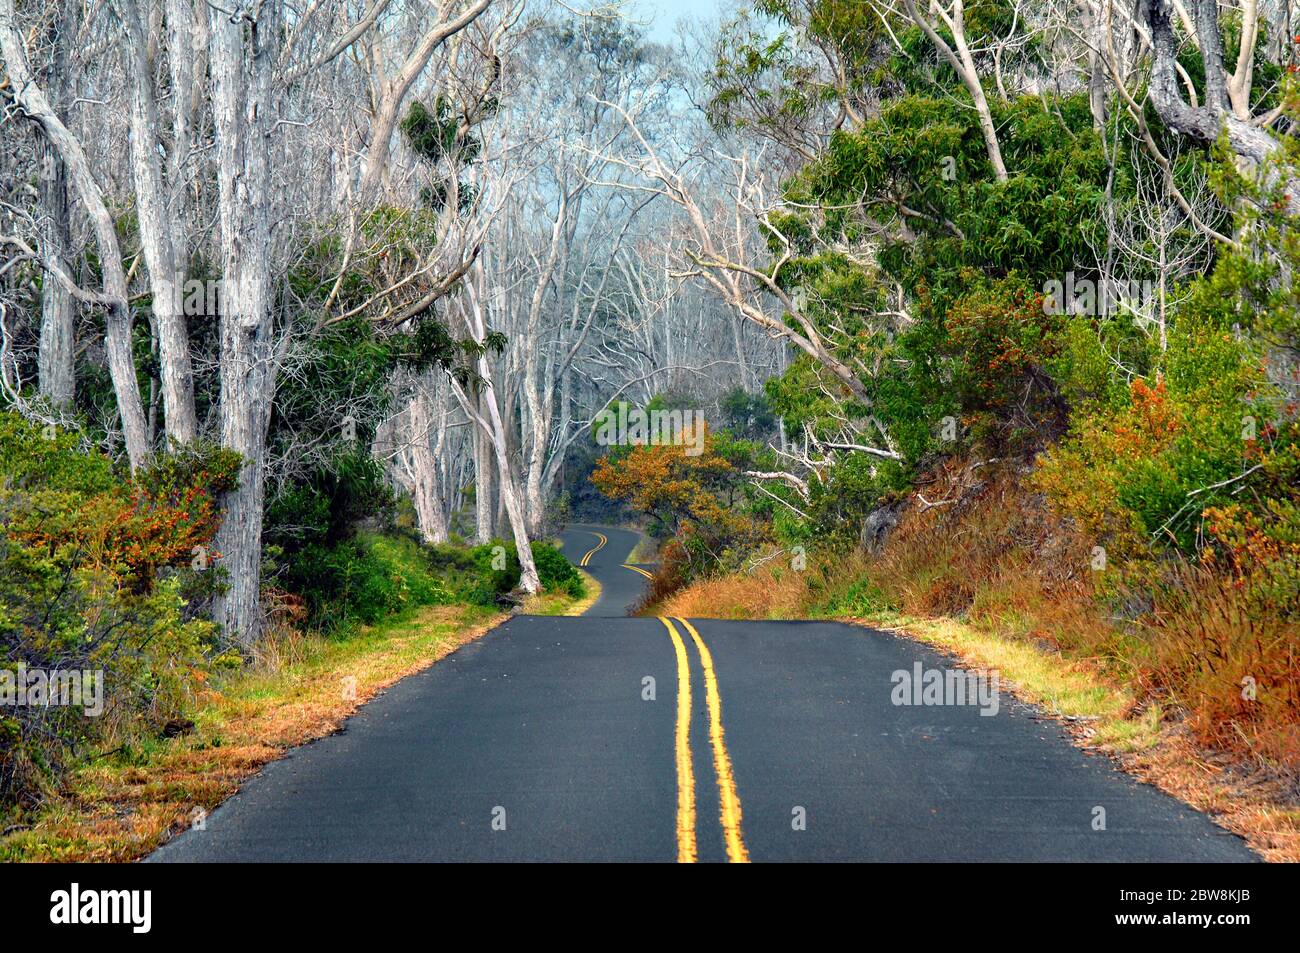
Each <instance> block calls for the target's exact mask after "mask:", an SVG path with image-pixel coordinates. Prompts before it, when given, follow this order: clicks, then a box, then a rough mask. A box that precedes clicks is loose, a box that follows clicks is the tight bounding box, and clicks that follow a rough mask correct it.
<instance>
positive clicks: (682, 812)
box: [659, 616, 696, 864]
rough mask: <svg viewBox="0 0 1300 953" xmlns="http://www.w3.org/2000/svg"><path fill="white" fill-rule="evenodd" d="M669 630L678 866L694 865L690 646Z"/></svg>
mask: <svg viewBox="0 0 1300 953" xmlns="http://www.w3.org/2000/svg"><path fill="white" fill-rule="evenodd" d="M659 621H660V622H662V623H663V624H664V627H665V628H667V629H668V634H669V635H670V636H671V637H672V640H673V651H674V652H675V653H676V654H677V742H676V750H677V862H678V863H679V864H693V863H695V860H696V853H695V767H694V765H692V763H691V664H690V660H689V659H688V658H687V656H686V646H685V645H683V644H682V637H681V636H680V635H679V634H678V633H677V629H676V628H675V627H674V626H673V624H672V623H671V622H669V621H668V620H667V619H665V618H664V617H663V616H660V617H659Z"/></svg>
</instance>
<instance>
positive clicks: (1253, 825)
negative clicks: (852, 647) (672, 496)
mask: <svg viewBox="0 0 1300 953" xmlns="http://www.w3.org/2000/svg"><path fill="white" fill-rule="evenodd" d="M933 476H934V479H933V480H932V481H930V482H929V483H928V484H927V485H926V487H925V489H924V490H923V493H924V495H925V497H926V499H927V500H929V501H931V503H934V502H938V501H942V502H943V505H941V506H933V505H931V506H926V505H925V504H923V503H921V502H920V501H919V499H918V498H914V499H913V500H912V501H911V505H910V506H909V507H908V509H907V511H906V513H905V515H904V516H903V518H902V520H901V522H900V524H899V526H898V527H897V529H896V530H895V531H894V533H893V534H892V535H891V537H890V539H889V541H888V543H887V544H886V546H885V547H884V549H883V551H882V552H880V553H879V554H876V555H874V556H867V555H865V554H860V553H859V554H853V555H842V556H836V557H834V558H827V559H825V560H824V561H821V562H815V563H814V562H810V564H809V566H808V568H807V569H806V570H805V571H802V572H796V571H794V570H793V569H791V568H790V562H789V560H788V557H786V556H784V555H781V554H777V555H774V556H773V558H771V559H768V560H767V561H765V562H763V563H762V564H761V565H760V566H758V567H757V568H755V569H754V570H753V571H752V572H749V573H740V574H736V575H733V576H729V577H725V578H720V579H710V580H706V581H702V582H699V583H696V584H694V585H692V586H690V587H688V588H686V589H684V590H680V591H678V592H675V593H672V594H671V595H669V596H666V597H664V598H663V599H661V600H660V602H659V604H658V605H656V606H655V607H653V609H654V611H655V612H658V613H661V614H671V615H682V616H696V617H704V618H710V617H712V618H729V619H782V618H832V619H843V620H845V621H853V622H862V623H865V624H871V625H874V626H877V627H882V628H889V629H893V630H895V631H898V632H900V633H901V634H904V635H906V636H908V637H910V638H915V639H918V640H920V641H924V642H927V643H929V644H930V645H932V646H934V647H936V648H938V649H940V650H942V651H944V652H947V653H949V654H952V655H954V656H956V657H958V658H960V659H962V660H963V661H965V662H966V663H967V664H969V665H971V666H973V667H976V668H993V669H997V670H998V671H999V672H1000V674H1001V676H1002V678H1003V680H1004V681H1005V682H1009V683H1011V685H1012V689H1011V690H1012V691H1013V692H1014V693H1015V694H1016V695H1017V696H1018V697H1020V698H1022V699H1024V700H1026V701H1029V702H1031V703H1034V704H1037V705H1039V706H1041V707H1042V708H1043V710H1044V711H1046V712H1048V713H1050V714H1053V715H1055V716H1057V717H1060V718H1062V719H1065V721H1066V724H1067V725H1068V726H1069V728H1070V732H1071V735H1072V736H1073V737H1074V738H1075V739H1076V740H1077V741H1078V743H1080V744H1081V745H1084V746H1087V747H1091V748H1095V749H1100V750H1103V751H1105V752H1107V753H1109V754H1113V755H1115V756H1117V757H1119V758H1120V760H1121V763H1122V764H1123V765H1124V766H1125V767H1126V768H1127V769H1129V770H1131V771H1132V772H1133V773H1135V774H1137V775H1138V776H1140V777H1142V778H1143V779H1144V780H1147V781H1150V782H1151V783H1153V784H1156V785H1157V786H1159V787H1161V788H1162V789H1164V790H1166V791H1168V792H1169V793H1170V794H1173V795H1175V796H1176V797H1179V798H1181V799H1182V800H1184V801H1185V802H1187V803H1188V804H1190V805H1192V806H1193V807H1196V808H1198V809H1199V810H1203V811H1206V812H1208V813H1210V814H1213V815H1215V817H1216V820H1218V821H1219V822H1220V823H1221V824H1223V826H1225V827H1227V828H1229V829H1231V830H1233V831H1236V832H1237V833H1239V834H1242V835H1243V836H1245V837H1246V838H1247V839H1248V841H1249V842H1250V843H1251V845H1252V846H1253V847H1254V848H1255V849H1256V850H1258V851H1259V852H1260V853H1261V854H1262V855H1263V856H1265V857H1266V858H1267V859H1269V860H1287V861H1300V798H1298V797H1297V788H1296V784H1295V776H1296V772H1297V769H1298V768H1300V762H1298V760H1297V754H1300V725H1298V724H1297V722H1298V721H1300V719H1297V710H1300V705H1298V702H1297V693H1300V679H1296V678H1294V677H1293V676H1292V675H1291V674H1290V673H1293V672H1294V671H1295V659H1296V658H1297V656H1298V655H1300V652H1297V634H1296V632H1295V628H1294V626H1290V627H1288V626H1286V625H1284V624H1281V623H1279V622H1278V620H1276V619H1270V618H1268V617H1267V613H1261V612H1260V611H1258V609H1255V610H1252V609H1251V608H1250V607H1248V606H1246V605H1245V604H1244V603H1243V602H1242V598H1243V597H1242V596H1241V595H1240V594H1239V593H1238V592H1237V591H1236V590H1235V589H1234V588H1233V587H1232V586H1231V585H1226V584H1224V582H1223V580H1221V579H1216V578H1214V577H1212V576H1208V575H1206V574H1205V573H1203V572H1198V573H1195V574H1193V575H1195V576H1196V578H1189V579H1187V580H1184V581H1182V582H1181V583H1180V584H1179V585H1178V587H1177V589H1176V591H1177V592H1179V593H1182V596H1181V597H1180V598H1178V599H1176V600H1173V601H1170V600H1168V599H1165V600H1164V602H1162V603H1161V604H1160V605H1158V607H1157V611H1156V612H1155V613H1154V614H1153V615H1151V616H1150V621H1149V622H1148V623H1147V624H1145V625H1127V624H1117V623H1114V622H1112V621H1110V620H1107V619H1106V618H1104V617H1103V615H1102V613H1101V612H1100V611H1099V610H1098V603H1097V599H1096V597H1095V595H1094V581H1095V579H1096V577H1095V575H1094V573H1093V570H1092V566H1091V551H1090V547H1089V546H1088V545H1087V544H1086V543H1085V542H1084V541H1082V540H1080V539H1079V538H1078V537H1077V535H1076V534H1074V533H1073V532H1072V531H1071V530H1070V529H1069V527H1068V526H1065V525H1063V524H1062V523H1061V522H1060V521H1059V520H1057V519H1055V518H1054V517H1053V516H1052V515H1051V514H1050V513H1049V512H1048V511H1047V510H1046V508H1045V506H1044V505H1043V503H1042V501H1041V499H1040V498H1039V497H1037V496H1036V495H1034V494H1032V493H1030V492H1028V491H1026V490H1025V489H1024V488H1023V486H1022V484H1021V482H1020V476H1021V474H1020V473H1019V472H1017V471H1016V470H1014V469H1012V468H1003V469H999V468H997V467H985V466H984V465H977V466H970V465H968V464H962V463H959V462H952V463H950V464H949V465H948V466H947V467H946V468H945V469H944V470H941V471H940V472H938V473H936V474H934V475H933ZM1244 675H1251V676H1252V677H1254V678H1255V679H1256V680H1257V681H1258V682H1259V685H1260V692H1261V694H1260V699H1259V700H1258V701H1255V702H1249V701H1246V700H1244V699H1243V698H1242V692H1241V679H1242V677H1243V676H1244ZM1265 691H1267V692H1268V693H1269V694H1268V695H1267V696H1265V694H1264V692H1265Z"/></svg>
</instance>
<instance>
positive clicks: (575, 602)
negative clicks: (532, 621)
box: [522, 569, 600, 616]
mask: <svg viewBox="0 0 1300 953" xmlns="http://www.w3.org/2000/svg"><path fill="white" fill-rule="evenodd" d="M578 575H580V576H582V582H583V585H585V586H586V587H587V594H586V595H585V596H584V597H583V598H581V599H574V598H573V597H572V596H570V595H569V594H568V593H567V592H543V593H539V594H538V595H535V596H531V597H529V599H528V600H527V601H526V602H525V603H524V605H523V610H522V611H523V613H524V614H525V615H563V616H576V615H582V614H583V613H584V612H586V611H587V610H588V609H590V608H591V607H592V606H594V605H595V604H596V600H597V599H599V598H600V583H598V582H597V581H596V578H595V577H594V576H592V575H591V574H590V573H589V572H587V571H586V570H585V569H579V570H578Z"/></svg>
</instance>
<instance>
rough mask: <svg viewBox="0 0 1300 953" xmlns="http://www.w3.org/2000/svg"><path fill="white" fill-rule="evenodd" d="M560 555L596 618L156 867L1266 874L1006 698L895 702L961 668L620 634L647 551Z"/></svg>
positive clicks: (296, 780) (419, 689) (431, 684)
mask: <svg viewBox="0 0 1300 953" xmlns="http://www.w3.org/2000/svg"><path fill="white" fill-rule="evenodd" d="M563 539H564V547H565V551H566V554H567V555H568V556H569V558H570V559H571V560H573V561H574V562H582V561H583V560H584V558H585V562H586V566H585V568H586V569H587V571H588V572H590V573H591V574H592V575H593V576H594V577H596V579H598V580H599V581H600V583H601V585H602V587H603V592H602V595H601V598H600V600H599V601H598V602H597V603H596V605H595V606H593V607H592V609H591V611H589V612H588V613H587V614H586V615H584V616H582V617H579V618H555V617H540V616H536V617H535V616H516V617H515V618H513V619H511V620H510V621H509V622H507V623H506V624H504V625H502V626H501V627H499V628H498V629H496V630H495V631H493V632H491V633H489V634H488V635H487V636H485V637H484V638H482V639H480V640H478V641H476V642H474V643H471V644H469V645H467V646H465V647H464V648H462V649H460V650H458V651H457V652H455V653H453V654H452V655H450V656H448V657H447V658H445V659H444V660H443V661H441V662H439V663H438V664H437V665H434V666H433V667H431V668H429V669H427V670H426V671H424V672H422V673H420V674H417V675H414V676H411V677H410V678H407V679H405V680H403V681H402V682H399V683H398V684H397V685H395V686H393V687H392V688H391V689H389V690H388V691H387V692H385V693H384V694H382V695H381V696H379V697H378V698H376V699H374V700H372V701H371V702H370V703H369V704H367V705H365V706H364V707H363V708H361V709H360V710H359V711H358V712H357V713H356V715H354V716H353V717H352V718H351V719H350V720H349V721H348V722H347V724H346V730H345V731H343V732H341V733H338V734H335V735H331V736H329V737H327V738H323V739H321V740H319V741H317V742H314V743H312V744H309V745H305V746H303V747H301V748H298V749H295V750H294V751H292V752H290V753H289V755H288V756H287V757H285V758H283V759H282V760H280V761H276V762H274V763H272V764H270V765H268V766H267V767H266V768H265V769H264V770H263V771H262V772H261V774H259V775H258V776H257V777H256V778H254V779H252V780H251V781H250V782H249V783H248V784H246V785H245V787H244V788H243V789H242V790H241V791H240V793H239V794H237V795H236V796H234V797H233V798H231V799H230V800H229V801H227V802H226V803H225V804H224V805H222V806H221V807H220V808H219V809H218V810H216V811H214V812H213V813H212V814H211V816H209V817H208V818H207V822H206V828H205V829H204V830H195V831H187V832H186V833H185V834H183V835H182V836H180V837H178V838H177V839H175V840H174V841H172V842H171V843H170V844H168V845H166V846H164V847H163V848H161V849H160V850H158V851H157V852H155V853H154V854H153V855H152V856H151V857H150V858H149V860H150V861H151V862H178V861H180V862H183V861H661V862H671V861H701V862H707V861H718V862H726V861H732V862H743V861H748V860H752V861H850V860H854V861H1123V862H1143V861H1195V862H1215V861H1251V860H1254V859H1255V857H1254V855H1253V854H1252V853H1251V852H1250V851H1249V850H1248V849H1247V848H1246V847H1245V845H1244V842H1243V841H1242V840H1240V839H1239V838H1237V837H1236V836H1235V835H1231V834H1229V833H1227V832H1225V831H1224V830H1222V829H1221V828H1219V827H1217V826H1215V825H1214V824H1213V823H1211V822H1210V820H1209V819H1208V818H1206V817H1205V816H1203V815H1201V814H1198V813H1197V812H1195V811H1193V810H1191V809H1190V808H1188V807H1186V806H1185V805H1183V804H1181V803H1180V802H1178V801H1175V800H1174V799H1172V798H1169V797H1167V796H1165V795H1164V794H1161V793H1160V792H1159V791H1157V790H1155V789H1154V788H1151V787H1149V786H1146V785H1142V784H1139V783H1137V782H1136V781H1134V780H1133V779H1132V778H1131V777H1129V776H1127V775H1125V774H1123V773H1121V772H1119V771H1117V770H1116V769H1115V768H1114V767H1113V766H1112V765H1111V764H1110V763H1109V762H1108V761H1107V760H1106V759H1104V758H1102V757H1095V756H1088V755H1085V754H1084V753H1083V752H1082V751H1080V750H1078V749H1077V748H1075V747H1073V746H1072V745H1071V744H1070V743H1069V742H1068V740H1067V739H1066V738H1065V736H1064V734H1063V733H1062V731H1061V729H1060V727H1059V726H1058V725H1057V724H1055V723H1054V722H1051V721H1050V720H1045V719H1042V718H1041V717H1039V716H1037V714H1036V713H1035V711H1034V710H1033V709H1032V708H1030V707H1028V706H1025V705H1021V704H1019V703H1017V702H1015V701H1014V700H1013V699H1012V698H1011V697H1010V696H1007V695H1005V694H1002V695H985V696H969V698H968V700H977V701H978V703H977V704H964V705H959V704H906V705H904V704H895V701H898V700H899V699H900V697H904V696H905V698H906V700H910V701H925V700H926V696H925V695H923V694H920V693H918V694H916V695H909V694H906V693H904V696H900V694H899V691H898V690H897V689H896V683H897V680H898V679H900V678H901V676H899V675H896V674H895V673H899V672H902V673H907V674H909V675H915V674H916V673H917V666H918V664H919V666H920V671H921V672H922V673H924V672H927V671H929V670H949V669H951V663H949V662H948V661H947V660H945V659H944V658H942V657H941V656H939V655H937V654H936V653H934V652H932V651H931V650H929V649H928V648H926V647H924V646H922V645H919V644H917V643H914V642H912V641H909V640H906V639H903V638H901V637H897V636H894V635H891V634H888V633H884V632H877V631H874V630H870V629H864V628H861V627H858V626H850V625H843V624H838V623H827V622H731V621H717V620H708V619H691V620H680V619H668V620H664V619H657V618H628V617H627V616H626V614H625V613H626V611H627V608H628V606H629V605H631V604H632V603H634V602H635V601H636V600H637V598H638V597H639V593H640V591H641V586H642V584H643V582H644V577H643V574H642V573H639V572H637V571H636V569H635V568H627V566H626V565H625V562H624V561H625V560H626V559H627V558H628V555H629V553H630V551H631V549H632V547H633V545H634V544H635V542H636V540H637V536H636V534H635V533H631V532H628V531H627V530H620V529H614V528H609V527H592V526H573V527H570V528H569V529H568V530H567V531H566V532H565V533H564V536H563ZM602 539H603V542H602ZM956 697H957V696H950V697H949V700H952V699H953V698H956ZM995 700H996V712H994V711H993V707H994V701H995ZM982 711H986V712H989V714H982V713H981V712H982Z"/></svg>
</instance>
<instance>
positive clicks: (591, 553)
mask: <svg viewBox="0 0 1300 953" xmlns="http://www.w3.org/2000/svg"><path fill="white" fill-rule="evenodd" d="M596 536H597V537H598V538H599V539H600V542H599V543H597V544H596V545H595V546H593V547H591V549H589V550H587V555H585V556H583V557H582V561H581V562H579V563H578V565H579V566H585V565H587V563H588V562H590V561H591V557H592V556H594V555H596V553H598V552H600V551H601V549H603V548H604V546H605V544H606V543H608V542H609V537H607V536H605V535H604V534H603V533H596Z"/></svg>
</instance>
